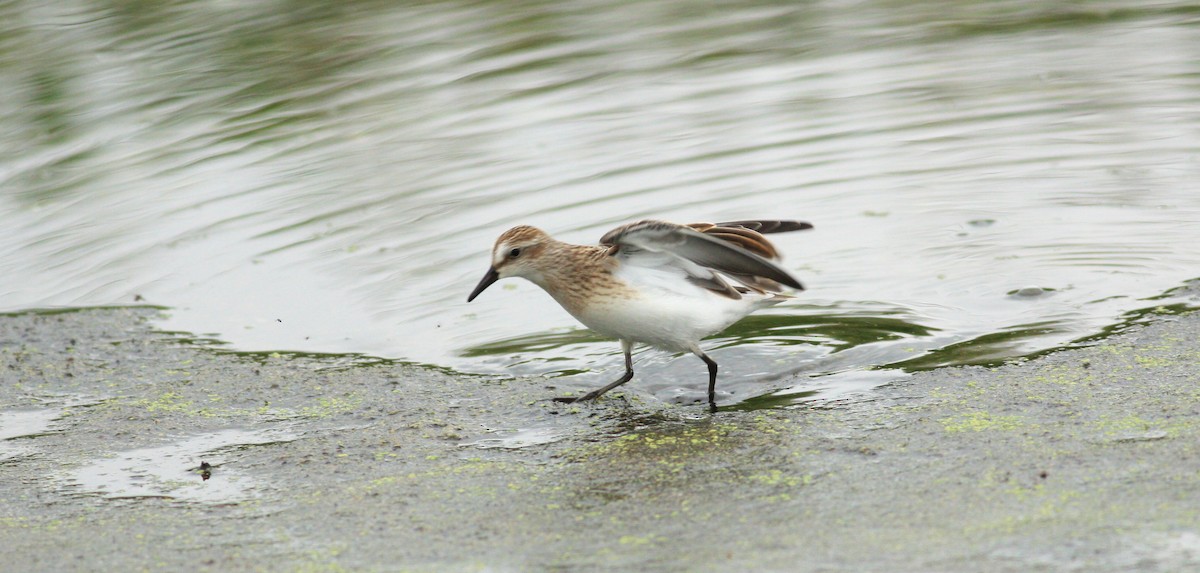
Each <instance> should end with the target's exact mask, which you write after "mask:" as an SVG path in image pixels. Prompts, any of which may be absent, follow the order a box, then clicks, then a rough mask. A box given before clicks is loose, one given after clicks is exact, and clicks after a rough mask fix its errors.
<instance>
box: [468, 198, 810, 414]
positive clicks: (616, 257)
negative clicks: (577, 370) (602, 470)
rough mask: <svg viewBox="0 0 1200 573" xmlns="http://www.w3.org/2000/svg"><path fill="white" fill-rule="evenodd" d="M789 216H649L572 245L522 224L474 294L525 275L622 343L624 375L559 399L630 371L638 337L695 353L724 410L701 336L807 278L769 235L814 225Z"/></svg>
mask: <svg viewBox="0 0 1200 573" xmlns="http://www.w3.org/2000/svg"><path fill="white" fill-rule="evenodd" d="M812 228H813V225H812V224H810V223H806V222H802V221H790V220H745V221H728V222H724V223H690V224H678V223H670V222H666V221H659V220H643V221H637V222H633V223H629V224H626V225H622V226H620V227H617V228H615V229H613V230H611V231H609V232H607V233H605V234H604V236H603V237H601V238H600V243H599V244H598V245H574V244H570V243H565V242H562V241H559V240H556V239H554V238H553V237H551V236H550V235H549V234H547V233H546V232H545V231H543V230H541V229H538V228H536V227H531V226H529V225H518V226H516V227H513V228H511V229H509V230H507V231H505V232H504V233H502V234H501V235H500V237H499V238H498V239H496V243H495V245H494V246H493V247H492V258H491V265H490V267H489V268H488V271H487V273H486V274H485V275H484V276H483V279H482V280H480V281H479V284H478V285H477V286H476V287H475V290H473V291H471V294H470V295H469V296H467V302H468V303H469V302H471V301H473V300H475V298H476V297H478V296H479V294H480V293H482V292H483V291H484V290H486V289H487V288H488V287H489V286H491V285H492V284H494V283H495V282H496V281H498V280H500V279H504V278H510V277H521V278H524V279H527V280H529V281H530V282H532V283H534V284H535V285H537V286H539V287H541V288H542V289H543V290H545V291H546V292H547V293H548V294H549V295H550V296H551V297H552V298H553V299H554V300H555V301H556V302H558V304H559V305H560V306H562V307H563V308H564V309H565V310H566V311H567V312H568V313H570V314H571V316H573V317H575V319H576V320H578V321H579V322H581V323H583V325H584V326H586V327H588V328H589V329H591V330H592V331H594V332H597V333H599V334H601V335H603V336H606V337H609V338H615V339H617V340H619V341H620V343H621V349H622V350H623V351H624V354H625V373H624V374H623V375H622V376H621V377H620V378H618V379H617V380H615V381H613V382H612V383H610V384H607V385H605V386H604V387H602V388H599V389H597V390H593V391H591V392H588V393H587V394H584V395H582V396H579V397H574V396H567V397H558V398H554V400H555V401H559V402H582V401H587V400H595V399H596V398H599V397H600V396H602V395H604V393H606V392H608V391H609V390H612V389H613V388H616V387H618V386H620V385H622V384H625V383H626V382H629V381H630V380H632V379H633V356H632V351H633V348H634V345H635V344H638V343H640V344H646V345H649V346H652V347H656V348H660V349H664V350H667V351H672V352H691V353H692V354H694V355H696V356H697V357H699V358H700V359H701V360H703V361H704V363H705V364H706V365H707V366H708V406H709V411H710V412H714V413H715V412H716V411H717V404H716V384H717V362H716V361H715V360H713V359H712V357H710V356H709V355H708V354H706V353H705V352H704V351H703V350H701V348H700V340H701V339H703V338H705V337H707V336H710V335H713V334H716V333H718V332H721V331H722V330H725V329H726V328H728V327H729V326H730V325H732V324H733V323H735V322H737V321H738V320H741V319H742V318H743V317H745V316H746V315H748V314H750V313H752V312H754V311H757V310H759V309H763V308H766V307H770V306H773V305H775V304H778V303H781V302H783V301H785V300H788V299H791V298H793V297H792V295H791V294H789V289H793V290H795V291H802V290H804V286H803V285H802V284H801V283H800V281H799V280H797V279H796V278H795V277H794V276H792V275H791V273H789V272H788V271H786V270H784V269H783V268H782V267H780V266H779V264H778V261H779V260H780V259H781V257H780V254H779V251H777V250H776V249H775V246H774V245H772V244H771V242H770V241H768V240H767V238H766V237H764V236H763V235H765V234H770V233H785V232H791V231H802V230H806V229H812Z"/></svg>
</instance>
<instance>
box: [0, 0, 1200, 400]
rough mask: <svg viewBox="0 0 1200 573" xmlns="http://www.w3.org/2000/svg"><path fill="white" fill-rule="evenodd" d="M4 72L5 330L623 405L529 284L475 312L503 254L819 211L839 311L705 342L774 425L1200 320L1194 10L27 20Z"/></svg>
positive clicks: (643, 364) (1012, 8)
mask: <svg viewBox="0 0 1200 573" xmlns="http://www.w3.org/2000/svg"><path fill="white" fill-rule="evenodd" d="M0 58H2V59H0V62H3V63H2V64H0V226H3V228H4V229H5V232H4V233H0V310H12V309H20V308H29V307H41V306H69V305H93V304H111V303H134V302H137V301H142V300H144V301H145V302H147V303H153V304H161V305H165V306H169V307H171V311H170V312H171V318H170V319H167V320H165V321H163V322H162V324H161V326H162V327H163V328H167V329H177V330H185V331H191V332H196V333H200V334H202V335H206V336H213V337H216V338H220V339H223V340H227V341H229V342H230V343H231V344H232V347H234V348H237V349H244V350H257V349H292V350H301V351H313V352H355V353H364V354H369V355H375V356H383V357H389V358H399V359H405V360H414V361H420V362H426V363H432V364H439V365H443V366H448V367H452V368H456V369H460V370H463V371H473V372H495V373H510V372H511V373H556V374H570V375H571V376H568V377H566V378H563V379H561V385H563V386H578V387H585V386H594V385H595V384H597V383H599V381H600V380H601V379H604V380H607V378H608V377H610V376H613V375H615V370H619V368H620V355H619V348H618V345H617V344H616V343H613V342H609V341H602V340H599V339H597V338H595V337H594V336H592V335H590V334H589V333H587V332H586V331H582V330H579V329H578V328H577V326H576V325H575V323H574V322H573V320H572V319H571V318H570V317H569V316H568V315H567V314H566V313H565V312H563V311H561V310H559V309H558V308H557V306H556V305H555V304H554V303H553V302H552V301H551V300H550V299H549V298H548V297H547V296H545V295H544V294H542V293H541V292H539V291H538V290H537V289H536V287H534V286H532V285H530V284H528V283H522V282H516V281H511V282H506V283H502V285H503V287H504V288H497V287H493V288H492V289H490V290H489V291H487V292H486V293H485V294H484V295H483V296H481V297H480V298H479V299H477V300H476V301H475V302H474V303H472V304H470V305H468V304H467V303H466V302H465V298H466V294H467V293H468V292H469V291H470V289H471V288H472V287H473V286H474V283H475V282H476V281H477V280H478V278H479V276H480V275H481V274H482V273H483V271H484V270H486V266H487V264H488V250H489V248H490V246H491V243H492V241H493V240H494V239H495V236H496V235H498V234H499V233H500V232H501V231H503V230H504V229H506V228H507V227H509V226H512V225H514V224H518V223H529V224H535V225H538V226H541V227H542V228H544V229H546V230H548V231H550V232H552V233H554V234H556V235H559V236H560V237H561V238H563V239H567V240H571V241H575V242H581V243H589V242H594V241H595V240H596V239H598V238H599V236H600V235H602V234H603V233H604V232H605V231H606V230H607V229H609V228H611V227H612V226H614V225H616V224H619V223H622V222H625V221H628V220H632V219H637V218H643V217H655V218H663V219H668V220H675V221H680V222H687V221H693V220H718V219H733V218H750V217H782V218H800V219H804V220H808V221H811V222H813V223H814V224H815V225H816V230H814V231H811V232H806V233H797V234H793V235H780V236H778V239H777V244H778V245H779V247H780V248H781V249H782V250H783V251H784V252H785V253H786V254H787V256H788V258H787V260H786V263H787V266H788V267H789V268H790V269H791V270H793V271H794V273H795V274H796V275H797V276H799V277H800V278H801V279H802V280H803V281H804V282H805V283H806V284H807V285H808V286H809V290H808V291H807V292H806V293H805V294H804V295H803V296H802V297H801V298H800V299H798V300H797V302H796V303H794V304H790V305H785V306H781V307H777V308H775V309H773V310H772V311H770V312H766V313H762V314H760V315H757V316H755V317H752V318H751V319H749V320H747V321H745V322H743V323H740V324H739V325H737V326H735V327H734V328H733V329H732V330H731V331H730V332H728V333H726V334H724V335H722V336H720V337H718V338H717V339H716V340H714V341H712V342H710V343H709V344H710V345H711V346H712V347H714V348H717V350H715V351H714V352H713V355H714V357H716V358H717V360H718V361H720V362H721V364H722V368H723V372H725V373H727V374H725V375H724V376H723V380H722V384H721V385H720V386H719V388H721V389H722V390H724V391H728V392H733V395H732V399H745V398H748V397H750V396H760V397H759V398H756V399H755V400H752V401H751V402H750V403H749V404H750V405H751V406H754V405H759V406H769V405H775V404H781V403H782V404H786V403H790V402H793V401H795V400H803V399H806V398H808V397H812V396H817V397H836V396H839V395H843V394H845V393H846V392H854V391H859V390H862V389H866V388H870V387H872V386H875V385H877V384H880V383H884V382H886V381H887V380H889V379H894V378H895V376H896V374H895V370H889V369H888V368H896V367H907V368H916V367H928V366H933V365H939V364H959V363H971V362H979V361H987V360H994V359H998V358H1006V357H1013V356H1020V355H1024V354H1028V353H1031V352H1036V351H1039V350H1042V349H1046V348H1053V347H1055V346H1059V345H1062V344H1065V343H1068V342H1070V341H1072V340H1077V339H1080V338H1082V337H1087V336H1091V335H1095V334H1097V333H1101V332H1103V331H1105V329H1107V328H1111V327H1112V326H1113V325H1116V324H1119V323H1121V322H1122V321H1123V320H1126V313H1129V312H1131V311H1135V310H1137V309H1144V308H1148V307H1154V306H1158V305H1172V304H1181V303H1182V304H1190V305H1195V304H1196V300H1195V297H1194V295H1189V294H1187V293H1190V292H1194V291H1190V290H1189V291H1180V290H1172V289H1177V288H1178V287H1180V285H1182V284H1184V283H1185V281H1187V280H1189V279H1194V278H1196V277H1200V264H1198V263H1200V248H1197V245H1198V244H1200V8H1198V7H1196V6H1195V5H1194V4H1192V3H1187V2H1160V3H1146V2H1134V1H1127V2H1093V1H1089V2H1070V3H1053V4H1045V3H1037V2H993V1H989V2H982V1H979V2H958V3H949V4H948V3H944V2H889V1H886V0H878V1H866V2H856V3H849V2H836V1H834V2H812V3H805V4H796V3H791V2H781V3H777V4H773V3H754V4H740V3H728V4H726V3H716V4H714V3H707V4H696V3H691V2H679V1H676V0H666V1H658V2H639V3H628V4H613V3H611V2H591V1H587V0H574V1H567V2H558V1H556V2H538V1H516V2H489V3H460V2H434V3H422V4H420V5H416V6H412V5H406V4H405V3H391V2H350V3H328V2H304V1H293V2H275V3H199V2H161V3H160V2H53V3H42V2H10V3H5V4H0ZM498 286H501V285H498ZM1155 297H1158V298H1155ZM610 370H612V371H614V372H610ZM639 371H640V374H641V375H640V376H639V378H638V379H637V380H638V383H637V387H638V388H642V389H645V390H649V391H651V392H653V393H655V394H656V395H657V396H659V397H660V398H663V399H673V398H674V399H680V400H689V399H691V398H692V397H693V395H698V392H699V391H700V390H702V386H703V378H704V368H703V365H702V364H701V363H699V361H696V360H695V358H694V357H690V356H683V357H672V356H668V355H664V354H661V353H658V352H648V353H644V354H641V355H639ZM776 390H784V392H782V393H781V395H779V396H774V397H772V396H765V394H769V393H771V392H773V391H776ZM730 399H731V398H730V397H729V396H727V397H726V398H725V400H726V401H728V400H730Z"/></svg>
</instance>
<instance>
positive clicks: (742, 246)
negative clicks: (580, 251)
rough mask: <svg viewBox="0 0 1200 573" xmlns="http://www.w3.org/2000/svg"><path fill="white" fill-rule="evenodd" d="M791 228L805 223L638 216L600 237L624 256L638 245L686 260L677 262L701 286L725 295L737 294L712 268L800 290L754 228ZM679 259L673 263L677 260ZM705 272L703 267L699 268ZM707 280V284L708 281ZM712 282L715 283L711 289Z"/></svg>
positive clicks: (746, 280)
mask: <svg viewBox="0 0 1200 573" xmlns="http://www.w3.org/2000/svg"><path fill="white" fill-rule="evenodd" d="M753 225H758V226H759V227H760V228H770V229H772V231H770V232H783V231H776V229H784V228H791V229H792V230H800V229H803V228H808V227H811V225H808V227H804V226H803V225H807V223H804V224H800V223H799V222H796V221H741V222H735V223H721V224H718V225H712V224H707V223H700V224H695V225H677V224H675V223H667V222H664V221H652V220H651V221H639V222H636V223H630V224H628V225H623V226H621V227H618V228H616V229H613V230H612V231H609V232H608V233H606V234H605V235H604V237H602V238H601V239H600V243H601V244H602V245H606V246H610V247H617V249H616V250H617V252H623V253H624V256H626V257H630V258H632V257H635V256H636V255H637V253H638V251H639V250H644V251H649V252H653V253H666V254H670V255H672V256H674V257H677V258H678V259H682V261H687V262H690V263H692V265H684V264H680V265H679V266H681V267H682V268H683V269H684V270H685V271H686V272H687V274H688V276H689V278H690V279H691V280H692V281H693V282H697V283H698V284H702V286H704V287H705V288H709V289H711V290H718V289H719V290H718V292H722V294H726V296H731V298H739V296H740V295H738V294H737V292H738V291H737V289H734V288H733V287H731V286H730V285H729V283H727V282H725V281H724V279H722V278H721V277H720V276H719V275H717V274H715V273H713V272H712V271H716V272H719V273H722V274H725V275H727V276H729V277H730V278H732V279H734V280H736V281H738V282H740V283H742V284H745V285H746V286H748V287H751V288H752V289H754V290H770V291H773V292H774V291H778V290H781V289H779V288H768V287H772V286H775V287H777V286H778V285H779V284H784V285H787V286H790V287H792V288H795V289H800V290H803V289H804V286H803V285H801V284H800V281H798V280H796V279H795V278H794V277H792V275H791V274H789V273H788V272H787V271H785V270H784V269H782V268H781V267H779V266H778V265H776V264H775V263H773V262H771V261H770V260H769V259H770V258H777V257H778V252H777V251H776V250H775V248H774V247H773V246H772V245H771V244H770V242H769V241H767V240H766V238H765V237H762V236H761V235H760V234H758V233H757V232H756V231H755V230H754V229H751V228H750V227H751V226H753ZM682 261H679V262H682ZM693 265H695V266H698V267H700V268H701V269H706V270H708V272H703V271H702V270H701V269H698V268H695V266H693ZM689 267H691V268H689ZM710 285H711V286H710ZM714 287H716V288H714Z"/></svg>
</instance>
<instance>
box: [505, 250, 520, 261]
mask: <svg viewBox="0 0 1200 573" xmlns="http://www.w3.org/2000/svg"><path fill="white" fill-rule="evenodd" d="M508 256H509V257H511V258H514V259H515V258H517V257H519V256H521V249H513V250H511V251H509V252H508Z"/></svg>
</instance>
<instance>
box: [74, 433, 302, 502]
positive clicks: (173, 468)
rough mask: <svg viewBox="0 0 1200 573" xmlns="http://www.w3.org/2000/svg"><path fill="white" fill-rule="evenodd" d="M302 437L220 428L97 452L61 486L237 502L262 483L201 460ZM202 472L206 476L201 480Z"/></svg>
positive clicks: (90, 491) (125, 494)
mask: <svg viewBox="0 0 1200 573" xmlns="http://www.w3.org/2000/svg"><path fill="white" fill-rule="evenodd" d="M297 437H298V436H297V435H295V434H293V433H292V432H289V431H287V430H272V429H265V430H255V431H248V430H234V429H230V430H221V431H219V432H211V433H207V434H198V435H195V436H191V437H188V438H184V439H182V440H179V441H177V442H174V443H171V444H168V445H165V446H159V447H154V448H142V449H137V450H129V451H124V452H111V453H109V452H98V453H97V457H98V458H99V459H97V460H96V461H93V462H92V463H90V464H87V465H85V466H83V467H81V468H78V469H75V470H71V471H69V472H66V473H64V474H63V475H61V476H59V481H60V484H61V487H63V488H64V489H69V490H71V491H76V492H83V493H87V494H92V495H100V496H102V497H106V498H114V499H115V498H127V497H163V498H169V499H174V500H178V501H187V502H193V503H236V502H240V501H245V500H247V499H250V498H253V497H255V496H256V495H259V494H260V493H261V490H262V487H263V486H262V485H261V484H259V483H257V482H256V481H255V480H254V479H253V478H252V477H250V476H247V475H245V474H244V473H242V472H239V471H237V470H235V469H232V468H229V467H224V468H221V473H220V476H219V478H220V479H212V480H210V479H209V478H210V477H212V470H213V467H214V465H220V464H210V463H209V462H208V461H204V462H201V464H200V465H199V466H197V465H196V462H197V461H198V460H199V459H200V458H202V457H203V458H217V459H219V458H222V457H223V456H222V455H221V451H222V450H232V449H241V448H245V447H248V446H260V445H266V444H272V443H279V442H288V441H291V440H294V439H296V438H297ZM197 476H200V478H201V479H196V477H197Z"/></svg>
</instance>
